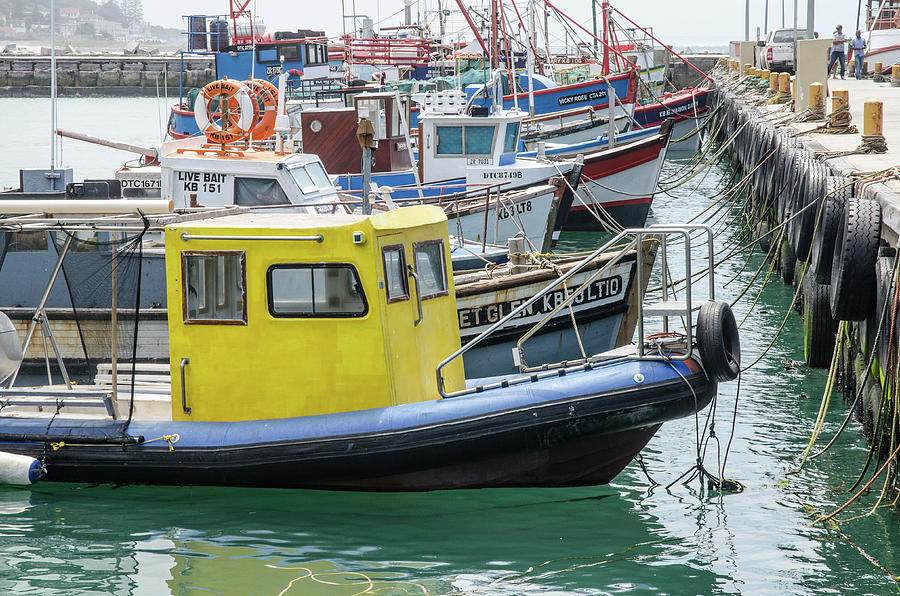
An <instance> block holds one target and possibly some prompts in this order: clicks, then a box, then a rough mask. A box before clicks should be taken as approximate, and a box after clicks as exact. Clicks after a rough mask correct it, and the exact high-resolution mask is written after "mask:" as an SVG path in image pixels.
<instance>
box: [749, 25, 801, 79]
mask: <svg viewBox="0 0 900 596" xmlns="http://www.w3.org/2000/svg"><path fill="white" fill-rule="evenodd" d="M797 39H806V29H797ZM760 49H761V50H762V51H761V52H760V64H761V66H762V68H764V69H768V70H771V71H775V72H790V73H793V72H794V30H793V29H773V30H772V31H769V35H768V37H766V41H765V43H764V45H763V46H762V47H761V48H760Z"/></svg>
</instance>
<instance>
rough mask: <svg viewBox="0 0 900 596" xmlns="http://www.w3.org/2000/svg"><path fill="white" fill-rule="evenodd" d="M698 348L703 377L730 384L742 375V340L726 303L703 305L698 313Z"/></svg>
mask: <svg viewBox="0 0 900 596" xmlns="http://www.w3.org/2000/svg"><path fill="white" fill-rule="evenodd" d="M696 339H697V349H698V351H699V352H700V359H701V361H702V362H703V368H704V369H705V370H706V375H707V376H708V377H709V378H710V379H711V380H714V381H716V382H724V381H731V380H732V379H735V378H737V376H738V374H740V372H741V340H740V334H739V333H738V327H737V322H736V321H735V320H734V313H733V312H731V307H730V306H729V305H728V303H727V302H723V301H720V300H716V301H710V302H704V303H703V304H702V305H701V306H700V312H699V313H697V338H696Z"/></svg>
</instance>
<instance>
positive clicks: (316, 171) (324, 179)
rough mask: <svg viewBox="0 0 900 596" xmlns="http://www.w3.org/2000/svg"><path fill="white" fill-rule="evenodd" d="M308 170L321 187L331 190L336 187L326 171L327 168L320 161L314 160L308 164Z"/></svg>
mask: <svg viewBox="0 0 900 596" xmlns="http://www.w3.org/2000/svg"><path fill="white" fill-rule="evenodd" d="M306 171H307V172H308V173H309V175H310V176H312V179H313V182H315V183H316V186H318V187H319V188H320V189H322V190H330V189H332V188H334V184H332V183H331V179H329V178H328V174H326V173H325V168H323V167H322V164H321V163H320V162H318V161H314V162H311V163H308V164H306Z"/></svg>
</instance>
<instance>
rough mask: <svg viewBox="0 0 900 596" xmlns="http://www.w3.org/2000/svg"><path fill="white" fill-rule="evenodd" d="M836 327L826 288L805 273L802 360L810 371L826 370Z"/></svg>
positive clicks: (829, 362) (832, 350) (832, 349)
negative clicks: (804, 360) (814, 369)
mask: <svg viewBox="0 0 900 596" xmlns="http://www.w3.org/2000/svg"><path fill="white" fill-rule="evenodd" d="M837 329H838V323H837V321H835V320H834V319H833V318H832V317H831V302H830V296H829V293H828V286H827V285H826V284H820V283H818V282H817V281H816V280H815V279H813V276H811V275H809V273H807V275H806V278H804V280H803V356H804V358H805V359H806V364H807V365H808V366H810V367H811V368H828V367H829V366H830V365H831V358H832V356H833V355H834V338H835V334H836V333H837Z"/></svg>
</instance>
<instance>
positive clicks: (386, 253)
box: [381, 244, 409, 304]
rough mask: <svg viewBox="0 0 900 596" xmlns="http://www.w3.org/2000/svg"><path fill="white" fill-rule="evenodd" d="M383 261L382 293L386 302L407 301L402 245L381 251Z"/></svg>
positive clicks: (404, 259) (388, 247) (407, 290)
mask: <svg viewBox="0 0 900 596" xmlns="http://www.w3.org/2000/svg"><path fill="white" fill-rule="evenodd" d="M381 258H382V260H383V261H384V291H385V293H386V294H387V301H388V303H389V304H390V303H391V302H399V301H401V300H409V284H408V281H407V275H406V256H405V255H404V254H403V245H402V244H392V245H390V246H385V247H384V248H382V249H381Z"/></svg>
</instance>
